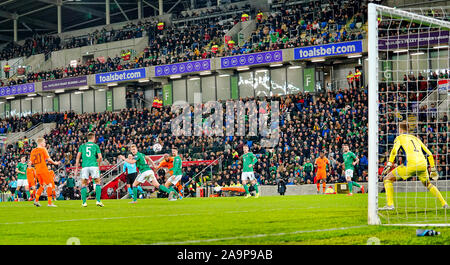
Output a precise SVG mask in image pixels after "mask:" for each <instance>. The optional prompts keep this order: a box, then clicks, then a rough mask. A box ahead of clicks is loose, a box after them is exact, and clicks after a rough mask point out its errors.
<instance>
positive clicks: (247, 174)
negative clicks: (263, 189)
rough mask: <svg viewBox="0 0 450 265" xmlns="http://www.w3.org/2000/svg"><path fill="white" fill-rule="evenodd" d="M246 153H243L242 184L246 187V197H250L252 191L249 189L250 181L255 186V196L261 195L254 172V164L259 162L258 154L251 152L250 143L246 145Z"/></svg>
mask: <svg viewBox="0 0 450 265" xmlns="http://www.w3.org/2000/svg"><path fill="white" fill-rule="evenodd" d="M243 149H244V154H243V155H242V157H241V159H242V164H243V165H242V175H241V179H242V185H244V189H245V198H248V197H250V196H251V195H250V192H249V191H248V185H247V183H248V181H250V183H251V185H253V187H254V188H255V191H256V194H255V198H258V197H259V189H258V181H257V180H256V178H255V173H254V172H253V165H254V164H256V162H258V159H257V158H256V156H255V155H254V154H253V153H252V152H249V148H248V145H244V148H243Z"/></svg>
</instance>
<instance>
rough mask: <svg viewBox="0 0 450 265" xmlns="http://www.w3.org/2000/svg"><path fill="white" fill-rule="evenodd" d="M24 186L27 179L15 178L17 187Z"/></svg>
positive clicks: (26, 184)
mask: <svg viewBox="0 0 450 265" xmlns="http://www.w3.org/2000/svg"><path fill="white" fill-rule="evenodd" d="M25 186H28V180H27V179H18V180H17V188H19V187H25Z"/></svg>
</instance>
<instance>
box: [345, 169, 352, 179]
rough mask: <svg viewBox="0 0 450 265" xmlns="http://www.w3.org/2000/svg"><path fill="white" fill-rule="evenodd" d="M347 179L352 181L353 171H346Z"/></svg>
mask: <svg viewBox="0 0 450 265" xmlns="http://www.w3.org/2000/svg"><path fill="white" fill-rule="evenodd" d="M345 178H346V179H348V178H350V180H351V179H352V178H353V169H347V170H346V171H345Z"/></svg>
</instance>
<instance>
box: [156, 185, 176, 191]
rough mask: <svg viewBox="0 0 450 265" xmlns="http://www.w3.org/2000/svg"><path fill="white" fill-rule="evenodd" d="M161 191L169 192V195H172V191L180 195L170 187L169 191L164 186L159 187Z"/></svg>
mask: <svg viewBox="0 0 450 265" xmlns="http://www.w3.org/2000/svg"><path fill="white" fill-rule="evenodd" d="M159 190H160V191H164V192H167V193H170V192H171V191H173V192H175V193H178V192H177V191H176V190H175V189H174V188H172V187H170V189H169V188H167V187H166V186H164V185H159Z"/></svg>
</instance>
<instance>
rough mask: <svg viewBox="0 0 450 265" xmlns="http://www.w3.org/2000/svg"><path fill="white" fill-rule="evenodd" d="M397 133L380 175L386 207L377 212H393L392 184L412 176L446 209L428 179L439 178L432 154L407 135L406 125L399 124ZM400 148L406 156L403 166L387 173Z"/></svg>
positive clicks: (440, 196)
mask: <svg viewBox="0 0 450 265" xmlns="http://www.w3.org/2000/svg"><path fill="white" fill-rule="evenodd" d="M399 133H400V135H399V136H397V138H395V140H394V147H393V148H392V151H391V154H390V156H389V161H388V163H387V164H386V167H385V168H384V170H383V173H382V176H384V188H385V190H386V199H387V205H386V206H385V207H383V208H380V209H379V210H394V209H395V207H394V185H393V182H394V181H397V180H399V179H403V180H406V179H408V178H410V177H413V176H417V177H418V178H419V180H420V181H421V182H422V184H423V185H424V186H425V187H427V189H428V190H429V191H430V192H431V194H433V195H434V196H435V197H436V198H437V199H438V200H439V201H440V202H441V205H442V207H443V208H444V209H448V208H449V207H448V204H447V202H446V201H445V199H444V198H443V197H442V194H441V193H440V192H439V190H438V188H437V187H436V186H434V185H433V184H431V182H430V177H431V178H432V179H433V180H437V179H438V177H439V175H438V173H437V172H436V167H435V165H434V158H433V154H432V153H431V152H430V150H428V148H427V147H426V146H425V145H424V144H423V143H422V141H421V140H420V139H419V138H417V137H415V136H413V135H411V134H407V133H408V125H407V124H406V123H401V124H400V126H399ZM400 148H402V149H403V152H404V154H405V156H406V158H405V162H404V163H403V165H400V166H398V167H397V168H395V169H394V170H392V171H391V172H389V171H390V169H391V167H392V164H393V163H394V160H395V157H396V156H397V152H398V150H399V149H400ZM423 152H425V153H427V155H428V156H427V158H428V162H429V164H430V168H431V170H430V175H428V169H427V158H425V156H424V154H423ZM386 174H387V175H386Z"/></svg>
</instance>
